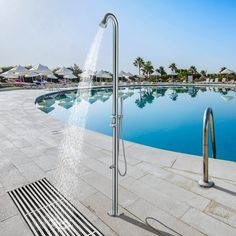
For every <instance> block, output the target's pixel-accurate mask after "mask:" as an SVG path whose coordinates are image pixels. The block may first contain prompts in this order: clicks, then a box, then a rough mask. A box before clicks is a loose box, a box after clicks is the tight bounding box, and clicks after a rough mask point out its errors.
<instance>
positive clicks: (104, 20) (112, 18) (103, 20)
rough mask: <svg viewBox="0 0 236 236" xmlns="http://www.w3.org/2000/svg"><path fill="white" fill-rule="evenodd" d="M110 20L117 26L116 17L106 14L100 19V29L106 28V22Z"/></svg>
mask: <svg viewBox="0 0 236 236" xmlns="http://www.w3.org/2000/svg"><path fill="white" fill-rule="evenodd" d="M109 19H111V20H112V21H113V23H115V24H116V25H118V22H117V20H116V17H115V16H114V15H113V14H112V13H107V14H106V15H105V16H104V18H103V19H102V21H101V22H100V24H99V25H100V27H102V28H106V27H107V22H108V20H109Z"/></svg>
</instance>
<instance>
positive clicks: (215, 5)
mask: <svg viewBox="0 0 236 236" xmlns="http://www.w3.org/2000/svg"><path fill="white" fill-rule="evenodd" d="M107 12H112V13H114V14H115V15H116V16H117V18H118V21H119V49H120V70H124V71H130V72H132V73H137V68H135V67H134V66H133V61H134V59H135V58H136V57H138V56H140V57H142V58H143V59H144V60H150V61H152V63H153V65H154V67H155V68H157V67H159V66H164V67H165V68H168V66H169V65H170V64H171V63H173V62H174V63H176V65H177V67H178V68H189V67H190V66H191V65H195V66H196V67H197V69H198V70H199V71H200V70H207V72H209V73H213V72H218V71H219V69H220V68H221V67H223V66H225V67H227V68H229V69H232V70H234V71H236V13H235V12H236V1H235V0H119V1H118V0H0V35H1V38H0V67H1V66H6V65H18V64H21V65H35V64H38V63H41V64H45V65H48V66H49V67H50V68H53V67H57V66H71V65H72V64H74V63H76V64H78V65H79V66H80V67H81V68H83V66H84V63H85V59H86V55H87V53H88V51H89V49H90V47H91V44H92V42H93V39H94V37H95V35H96V32H97V29H98V25H99V22H100V21H101V19H102V18H103V16H104V14H105V13H107ZM97 69H98V70H99V69H105V70H109V71H111V70H112V25H111V24H109V25H108V27H107V29H105V31H104V35H103V40H102V43H101V48H100V52H99V57H98V61H97Z"/></svg>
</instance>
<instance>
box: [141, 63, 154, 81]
mask: <svg viewBox="0 0 236 236" xmlns="http://www.w3.org/2000/svg"><path fill="white" fill-rule="evenodd" d="M142 71H143V73H144V74H145V75H147V77H148V78H149V77H150V74H152V73H153V72H154V68H153V65H152V62H151V61H147V62H145V63H144V64H143V67H142Z"/></svg>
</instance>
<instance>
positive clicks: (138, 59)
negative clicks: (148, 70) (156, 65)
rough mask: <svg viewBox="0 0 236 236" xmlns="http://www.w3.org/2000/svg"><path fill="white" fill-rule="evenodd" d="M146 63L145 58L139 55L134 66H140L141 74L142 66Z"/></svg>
mask: <svg viewBox="0 0 236 236" xmlns="http://www.w3.org/2000/svg"><path fill="white" fill-rule="evenodd" d="M143 65H144V60H143V59H142V58H141V57H137V58H136V59H135V61H134V66H135V67H138V73H139V75H140V71H141V68H142V67H143Z"/></svg>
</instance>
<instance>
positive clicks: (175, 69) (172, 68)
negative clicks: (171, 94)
mask: <svg viewBox="0 0 236 236" xmlns="http://www.w3.org/2000/svg"><path fill="white" fill-rule="evenodd" d="M169 68H170V69H171V72H172V79H173V77H174V73H176V72H177V70H178V69H177V66H176V64H175V63H171V64H170V65H169Z"/></svg>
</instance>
